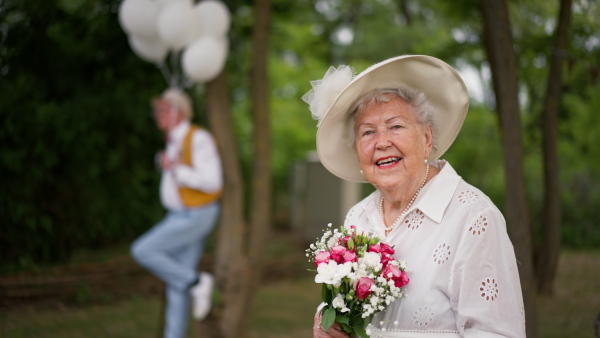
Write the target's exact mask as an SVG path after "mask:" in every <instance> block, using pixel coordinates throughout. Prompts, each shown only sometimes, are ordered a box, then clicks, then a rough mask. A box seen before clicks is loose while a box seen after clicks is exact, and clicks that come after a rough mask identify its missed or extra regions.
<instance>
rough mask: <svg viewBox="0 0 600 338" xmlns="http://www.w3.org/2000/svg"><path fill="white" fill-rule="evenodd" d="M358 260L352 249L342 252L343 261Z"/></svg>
mask: <svg viewBox="0 0 600 338" xmlns="http://www.w3.org/2000/svg"><path fill="white" fill-rule="evenodd" d="M357 260H358V257H357V256H356V254H355V253H354V252H352V251H346V252H344V263H346V262H352V263H354V262H356V261H357Z"/></svg>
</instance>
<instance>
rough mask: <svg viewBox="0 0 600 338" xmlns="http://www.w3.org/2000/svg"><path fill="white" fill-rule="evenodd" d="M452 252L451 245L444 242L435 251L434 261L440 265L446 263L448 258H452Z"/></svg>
mask: <svg viewBox="0 0 600 338" xmlns="http://www.w3.org/2000/svg"><path fill="white" fill-rule="evenodd" d="M450 254H451V251H450V245H447V244H446V243H443V244H441V245H440V246H439V247H438V248H437V249H435V251H434V252H433V262H434V263H437V264H438V265H439V264H444V263H446V261H447V260H448V259H450Z"/></svg>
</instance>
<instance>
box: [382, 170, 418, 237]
mask: <svg viewBox="0 0 600 338" xmlns="http://www.w3.org/2000/svg"><path fill="white" fill-rule="evenodd" d="M428 176H429V165H427V167H426V169H425V178H424V179H423V183H421V186H420V187H419V189H417V192H416V193H415V195H414V196H413V197H412V199H411V200H410V202H409V203H408V205H407V206H406V208H405V209H404V211H402V213H401V214H400V216H398V218H397V219H396V221H395V222H394V223H393V224H392V225H391V226H389V227H386V226H385V220H384V218H383V196H381V200H380V201H379V218H380V219H381V224H382V225H383V228H384V229H385V231H390V230H392V229H393V228H395V227H396V225H398V224H399V223H400V221H401V220H402V218H404V215H405V214H406V212H407V211H408V209H410V207H411V206H412V204H413V202H414V201H415V199H416V198H417V195H418V194H419V192H421V189H423V186H425V182H426V181H427V177H428Z"/></svg>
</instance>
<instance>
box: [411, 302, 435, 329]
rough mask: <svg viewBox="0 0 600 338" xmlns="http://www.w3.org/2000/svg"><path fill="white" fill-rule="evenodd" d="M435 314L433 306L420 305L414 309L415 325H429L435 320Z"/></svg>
mask: <svg viewBox="0 0 600 338" xmlns="http://www.w3.org/2000/svg"><path fill="white" fill-rule="evenodd" d="M433 316H435V313H433V311H431V308H429V307H427V306H419V308H418V309H417V310H415V311H413V316H412V319H413V321H414V323H415V325H418V326H427V325H429V323H431V322H432V321H433Z"/></svg>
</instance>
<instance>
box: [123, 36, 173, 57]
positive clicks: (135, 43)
mask: <svg viewBox="0 0 600 338" xmlns="http://www.w3.org/2000/svg"><path fill="white" fill-rule="evenodd" d="M129 45H130V46H131V49H132V50H133V52H134V53H135V54H136V55H137V56H139V57H140V58H141V59H143V60H146V61H148V62H161V61H163V60H164V59H165V57H166V56H167V53H168V52H169V49H168V48H167V46H166V45H165V44H164V43H163V42H162V41H160V40H158V39H156V40H150V41H147V40H144V39H141V38H138V37H136V36H133V35H130V36H129Z"/></svg>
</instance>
